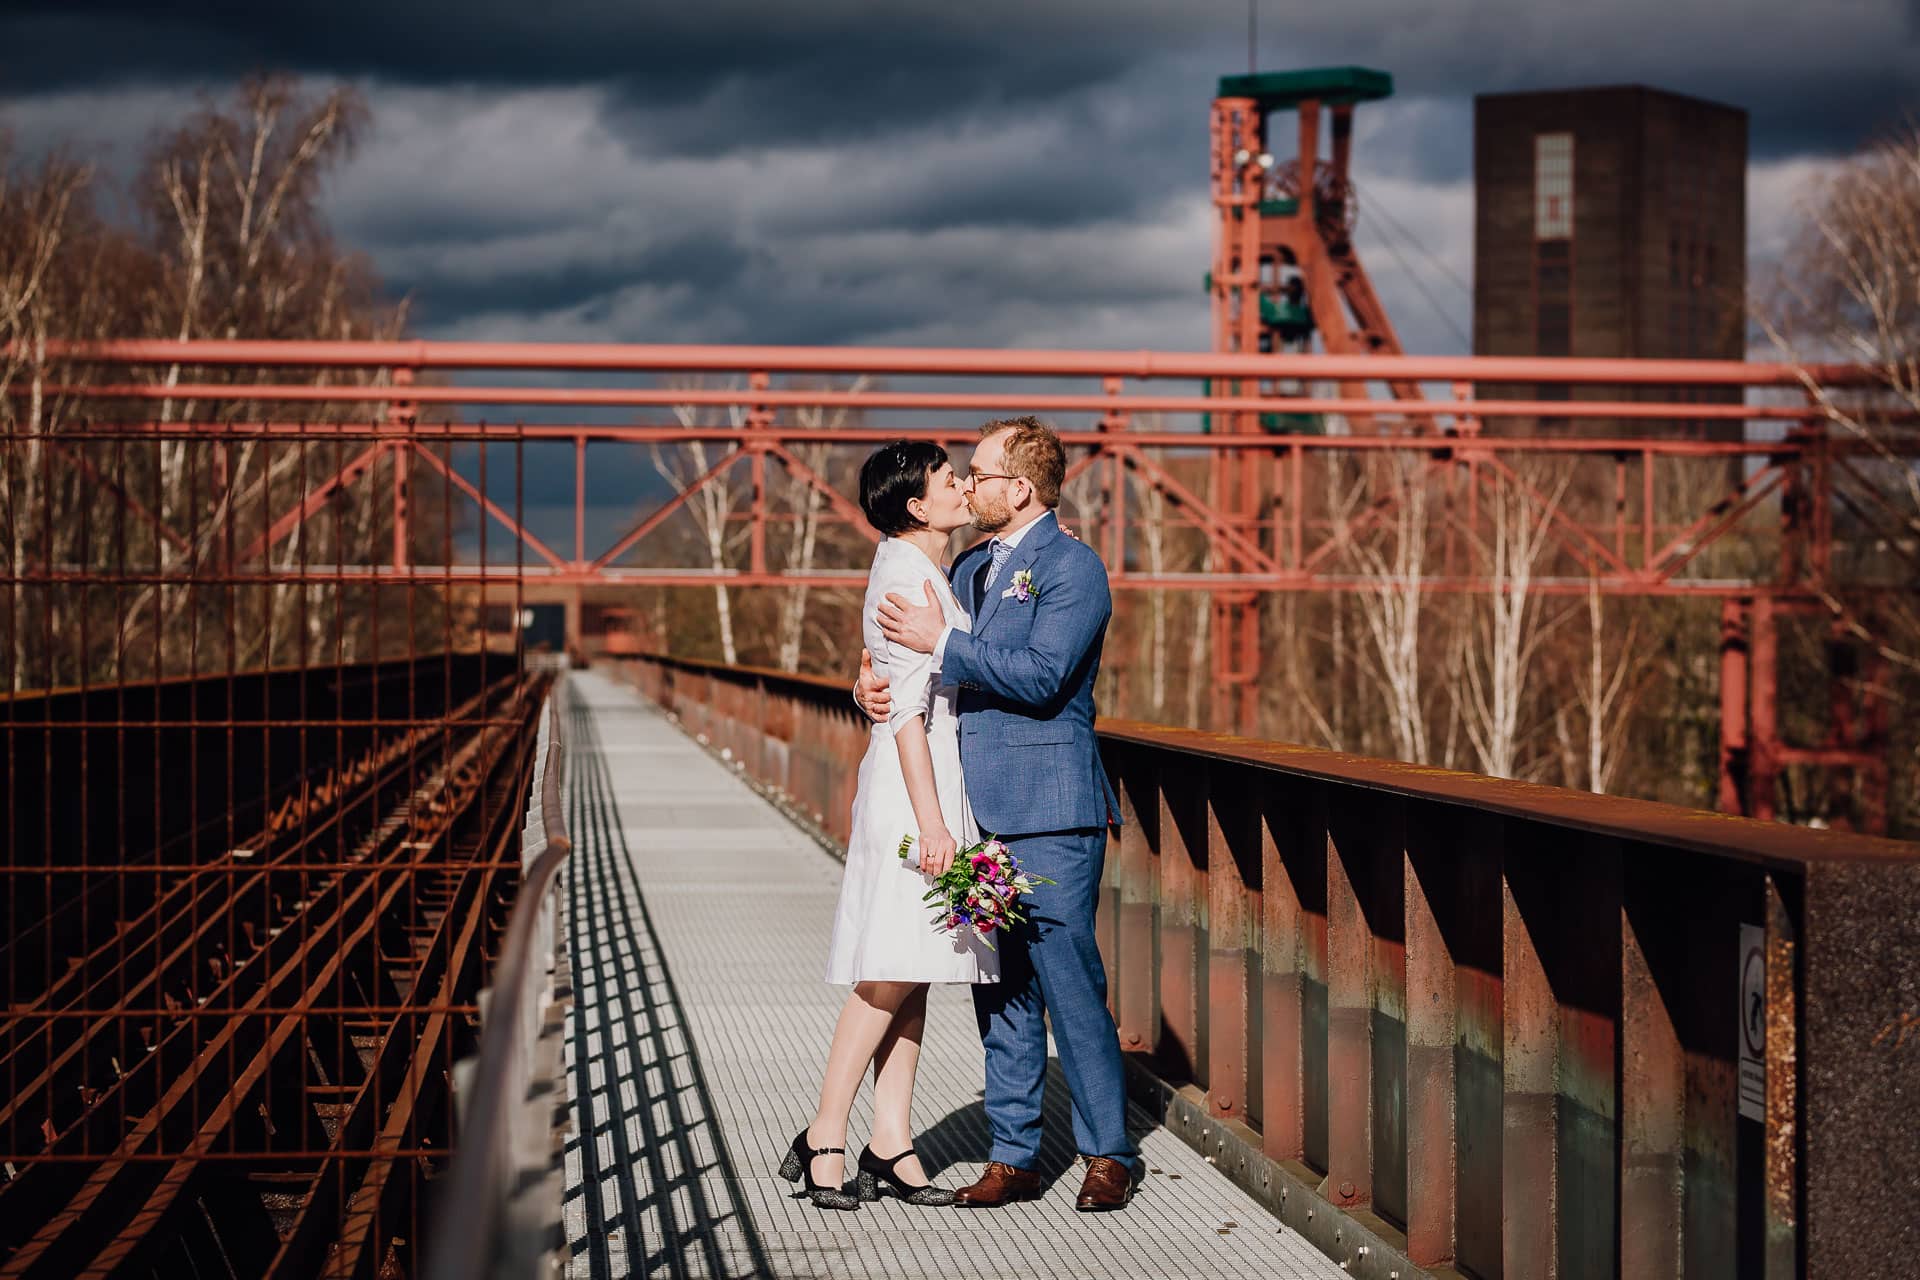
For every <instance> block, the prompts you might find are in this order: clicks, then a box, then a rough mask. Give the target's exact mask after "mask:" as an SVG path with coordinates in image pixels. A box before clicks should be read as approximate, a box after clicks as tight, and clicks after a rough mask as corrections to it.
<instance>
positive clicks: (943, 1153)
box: [914, 1057, 1156, 1186]
mask: <svg viewBox="0 0 1920 1280" xmlns="http://www.w3.org/2000/svg"><path fill="white" fill-rule="evenodd" d="M1044 1116H1045V1119H1044V1122H1043V1123H1044V1124H1045V1126H1046V1130H1045V1135H1044V1136H1043V1137H1042V1138H1041V1140H1040V1164H1039V1170H1040V1176H1041V1177H1043V1178H1045V1179H1046V1180H1047V1184H1048V1185H1049V1186H1051V1185H1052V1184H1053V1183H1054V1182H1055V1181H1056V1180H1057V1179H1059V1178H1060V1177H1062V1176H1064V1175H1066V1174H1068V1173H1069V1172H1071V1171H1072V1169H1073V1167H1074V1161H1075V1159H1076V1158H1077V1157H1078V1153H1077V1152H1076V1151H1075V1150H1074V1148H1073V1098H1072V1095H1071V1094H1070V1093H1069V1092H1068V1090H1067V1078H1066V1075H1065V1074H1064V1073H1063V1072H1062V1070H1061V1068H1060V1059H1059V1058H1057V1057H1049V1058H1048V1059H1047V1100H1046V1108H1045V1111H1044ZM1155 1127H1156V1126H1155V1125H1154V1123H1153V1120H1152V1118H1151V1117H1149V1116H1148V1115H1147V1113H1146V1112H1144V1111H1142V1110H1141V1109H1140V1108H1138V1107H1135V1106H1131V1105H1129V1106H1128V1107H1127V1136H1128V1137H1129V1138H1132V1139H1133V1141H1134V1144H1135V1145H1136V1146H1137V1145H1139V1143H1140V1142H1141V1140H1142V1139H1144V1138H1145V1137H1146V1136H1147V1135H1148V1134H1149V1133H1152V1132H1153V1130H1154V1129H1155ZM992 1148H993V1135H992V1132H991V1131H990V1130H989V1129H988V1128H987V1105H986V1103H985V1102H984V1101H982V1100H979V1099H976V1100H975V1101H973V1102H970V1103H968V1104H967V1105H966V1106H963V1107H956V1108H954V1109H953V1110H952V1111H949V1112H947V1114H946V1115H944V1116H941V1117H940V1119H938V1120H936V1121H934V1123H933V1125H932V1126H931V1127H930V1128H928V1129H926V1130H924V1131H923V1132H921V1133H920V1134H918V1135H916V1136H915V1138H914V1149H915V1150H916V1151H918V1152H919V1153H920V1164H921V1167H922V1168H924V1169H925V1170H926V1171H927V1176H928V1177H929V1178H938V1177H939V1176H940V1175H941V1174H942V1173H943V1172H945V1171H946V1170H948V1169H951V1168H953V1167H954V1166H956V1165H979V1164H982V1163H984V1162H985V1161H986V1159H987V1156H988V1154H989V1153H990V1152H991V1150H992Z"/></svg>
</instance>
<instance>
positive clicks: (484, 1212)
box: [426, 677, 573, 1280]
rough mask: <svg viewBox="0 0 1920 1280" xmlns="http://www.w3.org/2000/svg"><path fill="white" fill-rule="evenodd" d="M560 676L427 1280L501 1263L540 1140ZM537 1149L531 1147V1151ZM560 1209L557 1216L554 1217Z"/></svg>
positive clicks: (559, 760)
mask: <svg viewBox="0 0 1920 1280" xmlns="http://www.w3.org/2000/svg"><path fill="white" fill-rule="evenodd" d="M564 690H565V681H564V677H563V678H562V681H561V682H560V683H559V684H557V685H556V686H555V689H554V693H553V695H552V696H551V697H550V698H549V701H548V704H547V716H546V724H545V725H544V726H543V728H544V729H545V732H546V735H547V738H548V740H547V746H546V754H545V755H544V757H543V758H542V760H541V762H540V766H539V776H538V777H537V778H536V780H535V794H536V795H537V796H538V798H539V820H540V837H539V847H538V852H537V853H535V854H533V856H532V860H531V862H530V863H527V862H526V861H525V852H524V851H525V850H526V848H527V847H528V839H530V838H531V835H532V830H531V829H532V827H533V820H534V815H533V814H532V813H531V812H529V814H528V815H527V827H528V833H527V837H525V838H523V844H522V848H523V865H524V866H525V870H524V872H523V874H522V877H521V882H520V890H519V892H518V893H517V894H516V895H515V897H514V903H513V911H512V913H511V915H510V916H509V917H508V919H507V928H506V935H505V938H504V941H503V943H502V946H501V950H500V958H499V961H498V963H497V964H496V965H495V967H494V982H493V987H492V991H491V994H490V996H489V998H488V999H487V1000H486V1002H485V1003H484V1005H483V1009H484V1014H483V1020H482V1025H481V1028H480V1046H479V1051H478V1054H477V1063H476V1066H475V1068H474V1072H473V1080H472V1084H471V1086H470V1087H469V1088H468V1089H467V1091H466V1095H467V1096H466V1097H465V1098H464V1099H461V1100H457V1101H459V1102H461V1103H463V1105H461V1107H460V1110H461V1111H462V1112H463V1115H462V1117H461V1123H460V1127H459V1131H458V1138H457V1140H456V1142H455V1145H454V1156H453V1163H452V1166H451V1168H450V1169H449V1171H448V1173H447V1176H446V1178H445V1179H444V1180H443V1182H442V1183H441V1187H440V1191H439V1195H438V1196H437V1197H436V1201H435V1209H434V1212H435V1218H436V1220H435V1222H434V1224H433V1228H432V1233H431V1236H430V1241H429V1243H430V1246H431V1247H430V1249H429V1251H428V1252H427V1254H426V1275H427V1277H428V1280H478V1277H481V1276H484V1275H488V1274H490V1273H491V1272H492V1271H493V1269H494V1267H495V1265H496V1264H497V1263H498V1262H499V1261H500V1260H501V1256H502V1250H500V1249H499V1248H498V1247H497V1241H498V1238H499V1236H500V1232H501V1227H502V1222H503V1219H504V1218H505V1216H506V1209H507V1204H508V1201H509V1200H510V1198H511V1196H512V1194H513V1190H514V1185H515V1182H516V1180H517V1177H518V1175H519V1172H520V1170H521V1169H522V1168H523V1167H524V1166H525V1164H526V1161H525V1160H524V1159H523V1156H522V1153H523V1152H527V1151H528V1149H529V1147H530V1146H531V1145H532V1143H530V1142H528V1141H526V1139H529V1138H532V1139H534V1140H536V1141H537V1139H538V1137H539V1135H537V1134H529V1133H528V1132H527V1125H526V1123H525V1121H526V1116H527V1111H528V1108H527V1093H528V1088H529V1085H530V1084H531V1074H532V1066H531V1059H532V1054H533V1049H534V1044H535V1042H536V1041H537V1040H538V1038H539V1034H540V1022H541V1019H542V1018H543V1017H544V1015H545V1013H546V1006H547V999H546V998H545V997H546V996H548V995H549V994H550V993H549V992H548V991H546V990H543V989H540V988H539V987H538V986H537V984H538V983H539V981H540V980H541V979H543V978H544V977H545V976H546V973H547V966H546V963H545V960H546V958H548V957H550V956H551V954H552V951H553V932H554V921H553V910H552V904H551V903H550V902H549V901H548V896H549V895H548V890H549V889H550V888H552V886H553V885H554V883H555V881H556V880H557V878H558V877H559V874H560V870H561V868H562V866H564V865H565V863H566V860H567V856H568V855H569V854H570V853H571V852H572V851H573V841H572V838H571V837H570V836H569V835H568V834H567V829H566V822H565V809H564V800H563V799H562V788H563V786H564V784H565V773H566V763H565V762H566V753H565V750H564V748H563V747H562V745H561V740H562V734H561V722H560V707H559V702H560V698H561V696H562V694H563V692H564ZM535 1149H536V1150H537V1148H535ZM557 1207H558V1206H556V1210H557Z"/></svg>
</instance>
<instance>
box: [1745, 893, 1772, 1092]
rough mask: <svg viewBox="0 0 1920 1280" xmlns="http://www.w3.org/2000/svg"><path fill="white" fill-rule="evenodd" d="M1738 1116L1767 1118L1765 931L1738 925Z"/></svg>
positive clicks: (1750, 926)
mask: <svg viewBox="0 0 1920 1280" xmlns="http://www.w3.org/2000/svg"><path fill="white" fill-rule="evenodd" d="M1740 1115H1741V1118H1742V1119H1746V1120H1759V1121H1762V1122H1765V1120H1766V1118H1767V931H1766V930H1765V929H1762V928H1761V927H1760V926H1759V925H1754V924H1743V925H1741V926H1740Z"/></svg>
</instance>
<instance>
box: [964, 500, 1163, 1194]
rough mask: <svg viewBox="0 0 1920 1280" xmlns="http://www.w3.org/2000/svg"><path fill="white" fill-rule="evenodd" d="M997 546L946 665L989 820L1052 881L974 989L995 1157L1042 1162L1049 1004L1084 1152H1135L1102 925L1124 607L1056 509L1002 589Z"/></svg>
mask: <svg viewBox="0 0 1920 1280" xmlns="http://www.w3.org/2000/svg"><path fill="white" fill-rule="evenodd" d="M987 547H988V544H986V543H981V544H979V545H978V546H975V547H972V548H969V549H968V550H967V551H966V552H965V553H963V554H962V555H961V556H960V557H959V558H958V559H956V560H955V561H954V564H953V572H952V583H953V588H954V593H955V594H956V595H957V596H959V598H960V600H961V602H962V603H963V604H965V605H966V606H967V609H968V612H969V613H971V614H972V615H973V630H972V631H971V632H970V633H969V632H965V631H953V632H950V633H948V635H947V637H946V643H945V647H944V648H943V649H942V651H941V654H940V672H941V678H942V679H943V680H944V681H945V682H946V683H948V684H957V685H959V686H960V706H959V710H960V760H961V765H962V767H963V768H964V770H965V772H966V779H967V799H968V800H969V801H970V802H971V804H972V806H973V813H974V817H975V818H976V819H978V821H979V823H980V828H981V830H983V831H987V832H990V833H994V834H997V835H999V836H1000V837H1001V838H1002V839H1004V840H1006V841H1007V843H1008V844H1009V845H1011V846H1012V847H1013V849H1014V852H1015V853H1016V855H1018V857H1019V858H1020V861H1021V863H1022V864H1023V865H1024V866H1025V867H1026V868H1027V869H1028V870H1029V871H1032V872H1034V873H1035V874H1037V875H1042V876H1045V877H1046V878H1048V879H1049V880H1052V881H1054V882H1055V883H1054V884H1051V885H1041V886H1039V888H1038V889H1037V890H1036V891H1035V892H1034V894H1033V895H1032V897H1031V898H1029V899H1028V906H1029V920H1028V923H1027V924H1026V925H1025V926H1023V927H1021V928H1019V929H1017V930H1015V931H1014V932H1013V934H1012V935H1011V936H1008V937H1004V938H1001V939H999V940H998V941H997V942H996V946H997V947H998V948H999V951H1000V981H999V982H997V983H981V984H977V985H975V987H974V988H973V1000H974V1011H975V1014H976V1015H977V1017H978V1018H979V1022H980V1038H981V1039H982V1040H983V1041H984V1042H985V1043H986V1047H987V1082H986V1099H987V1122H988V1125H989V1126H990V1128H991V1129H992V1131H993V1151H992V1155H991V1156H990V1158H991V1159H994V1160H998V1161H1001V1162H1002V1163H1004V1164H1010V1165H1014V1166H1015V1167H1017V1168H1023V1169H1031V1168H1034V1167H1035V1165H1036V1164H1037V1163H1038V1161H1039V1156H1040V1116H1041V1104H1042V1100H1043V1098H1044V1090H1045V1082H1046V1072H1047V1017H1048V1016H1049V1015H1050V1016H1051V1017H1052V1020H1053V1035H1054V1040H1055V1042H1056V1043H1057V1044H1058V1045H1059V1048H1060V1065H1061V1067H1062V1068H1063V1069H1064V1071H1065V1073H1066V1077H1067V1087H1068V1089H1069V1090H1070V1091H1071V1093H1072V1095H1073V1135H1074V1141H1075V1144H1076V1145H1077V1147H1078V1148H1079V1150H1080V1153H1081V1154H1082V1155H1088V1156H1111V1157H1114V1158H1116V1159H1119V1160H1122V1161H1124V1162H1126V1163H1128V1164H1133V1163H1134V1161H1135V1156H1134V1151H1133V1143H1132V1141H1131V1139H1129V1138H1128V1136H1127V1126H1126V1086H1125V1082H1124V1079H1123V1077H1122V1074H1121V1065H1120V1045H1119V1040H1118V1037H1117V1036H1116V1035H1115V1033H1114V1027H1113V1018H1112V1015H1110V1014H1109V1013H1108V1012H1107V978H1106V970H1105V969H1104V968H1103V967H1102V965H1101V963H1100V950H1099V947H1098V945H1097V943H1096V942H1095V939H1094V932H1093V915H1094V907H1095V903H1096V902H1097V900H1098V894H1099V891H1100V872H1101V867H1102V866H1103V865H1104V863H1105V861H1106V845H1107V830H1106V829H1107V824H1108V823H1109V822H1117V821H1118V820H1119V812H1120V806H1119V803H1118V801H1117V800H1116V799H1115V797H1114V794H1113V786H1112V784H1111V783H1110V782H1109V781H1108V780H1107V772H1106V769H1105V767H1104V766H1102V764H1101V763H1100V748H1099V745H1098V743H1097V741H1096V740H1095V738H1094V735H1093V684H1094V678H1095V677H1096V676H1097V675H1098V674H1099V672H1100V647H1101V643H1102V641H1103V640H1104V639H1105V637H1106V631H1107V621H1108V619H1109V618H1111V617H1112V615H1113V597H1112V594H1111V593H1110V592H1109V590H1108V587H1107V571H1106V567H1105V566H1104V565H1103V564H1101V562H1100V557H1099V556H1097V555H1095V554H1094V552H1093V550H1092V549H1091V548H1089V547H1087V546H1085V545H1084V544H1082V543H1080V542H1078V541H1076V540H1075V539H1073V538H1069V537H1067V536H1066V535H1065V534H1063V533H1061V531H1060V525H1059V522H1058V521H1057V520H1056V519H1055V518H1054V516H1053V515H1052V513H1048V514H1047V515H1044V516H1042V517H1040V519H1039V520H1037V521H1035V522H1034V523H1033V525H1032V526H1030V527H1029V528H1028V529H1027V530H1026V532H1025V534H1024V535H1023V536H1022V537H1021V539H1020V543H1019V545H1018V546H1017V547H1015V548H1014V549H1013V551H1012V553H1011V555H1009V556H1008V557H1007V559H1006V561H1005V563H1004V564H1003V565H1002V566H1001V568H1000V571H999V572H998V573H997V574H994V575H993V585H992V586H991V588H985V587H984V580H985V578H986V577H987V575H988V568H989V553H988V549H987ZM1022 572H1027V573H1030V574H1031V575H1032V577H1031V586H1032V592H1031V595H1030V596H1029V598H1028V599H1026V600H1021V599H1020V598H1019V595H1018V593H1017V591H1016V590H1015V577H1016V575H1018V574H1020V573H1022Z"/></svg>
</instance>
